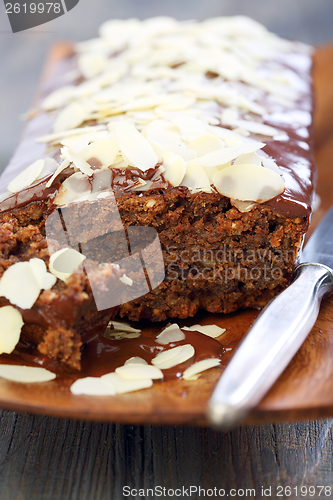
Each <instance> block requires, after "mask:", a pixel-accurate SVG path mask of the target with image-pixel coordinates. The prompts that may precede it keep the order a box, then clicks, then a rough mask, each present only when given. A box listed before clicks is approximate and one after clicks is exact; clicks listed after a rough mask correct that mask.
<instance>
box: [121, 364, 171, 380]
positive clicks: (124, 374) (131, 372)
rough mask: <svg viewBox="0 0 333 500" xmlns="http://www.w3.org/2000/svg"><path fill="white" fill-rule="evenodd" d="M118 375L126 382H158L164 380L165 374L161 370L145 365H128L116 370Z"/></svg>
mask: <svg viewBox="0 0 333 500" xmlns="http://www.w3.org/2000/svg"><path fill="white" fill-rule="evenodd" d="M116 373H117V375H119V376H120V377H121V378H124V379H125V380H143V379H151V380H158V379H161V378H163V373H162V372H161V370H160V369H159V368H156V367H155V366H151V365H146V364H143V363H127V364H126V365H124V366H120V367H119V368H116Z"/></svg>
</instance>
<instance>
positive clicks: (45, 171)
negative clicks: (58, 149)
mask: <svg viewBox="0 0 333 500" xmlns="http://www.w3.org/2000/svg"><path fill="white" fill-rule="evenodd" d="M58 167H59V164H58V163H57V162H56V160H55V159H54V158H44V165H43V168H42V171H41V172H40V174H39V176H38V179H43V178H44V177H46V176H47V175H50V174H52V173H53V172H55V171H56V170H57V168H58Z"/></svg>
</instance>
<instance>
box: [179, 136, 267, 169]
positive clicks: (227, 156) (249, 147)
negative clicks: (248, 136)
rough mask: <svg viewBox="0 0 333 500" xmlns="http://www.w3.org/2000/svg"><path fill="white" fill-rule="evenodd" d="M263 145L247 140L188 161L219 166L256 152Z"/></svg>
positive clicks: (206, 165) (193, 163) (189, 163)
mask: <svg viewBox="0 0 333 500" xmlns="http://www.w3.org/2000/svg"><path fill="white" fill-rule="evenodd" d="M263 146H264V144H263V143H261V142H255V141H251V142H246V143H243V144H239V145H236V146H229V147H226V148H222V149H219V150H217V151H213V152H212V153H208V154H206V155H204V156H201V157H199V158H196V159H195V160H191V162H188V165H201V166H203V167H206V168H207V167H217V166H218V165H223V164H224V163H227V162H228V161H231V160H234V159H235V158H237V157H238V156H240V155H243V154H247V153H255V152H256V151H258V149H261V148H262V147H263Z"/></svg>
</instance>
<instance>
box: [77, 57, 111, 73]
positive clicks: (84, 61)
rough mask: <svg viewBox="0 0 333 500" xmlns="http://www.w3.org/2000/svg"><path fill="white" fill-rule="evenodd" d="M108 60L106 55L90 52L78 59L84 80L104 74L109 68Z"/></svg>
mask: <svg viewBox="0 0 333 500" xmlns="http://www.w3.org/2000/svg"><path fill="white" fill-rule="evenodd" d="M107 62H108V59H107V57H106V56H105V55H104V54H101V53H98V52H92V53H90V52H88V53H87V54H82V55H80V56H79V58H78V66H79V70H80V71H81V73H82V75H83V76H84V78H87V79H88V78H93V77H94V76H97V75H99V74H100V73H102V72H103V71H104V70H105V68H106V66H107Z"/></svg>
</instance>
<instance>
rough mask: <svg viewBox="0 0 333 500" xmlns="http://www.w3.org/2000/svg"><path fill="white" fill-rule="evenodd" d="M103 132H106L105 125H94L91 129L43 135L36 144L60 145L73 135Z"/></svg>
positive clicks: (84, 128)
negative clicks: (64, 139)
mask: <svg viewBox="0 0 333 500" xmlns="http://www.w3.org/2000/svg"><path fill="white" fill-rule="evenodd" d="M103 130H105V125H93V126H91V127H81V128H73V129H71V130H64V131H61V132H57V133H53V134H47V135H42V136H41V137H38V139H36V142H57V143H59V141H60V140H62V139H63V138H65V137H70V136H72V135H78V134H86V133H88V132H89V133H92V132H100V131H103Z"/></svg>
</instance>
